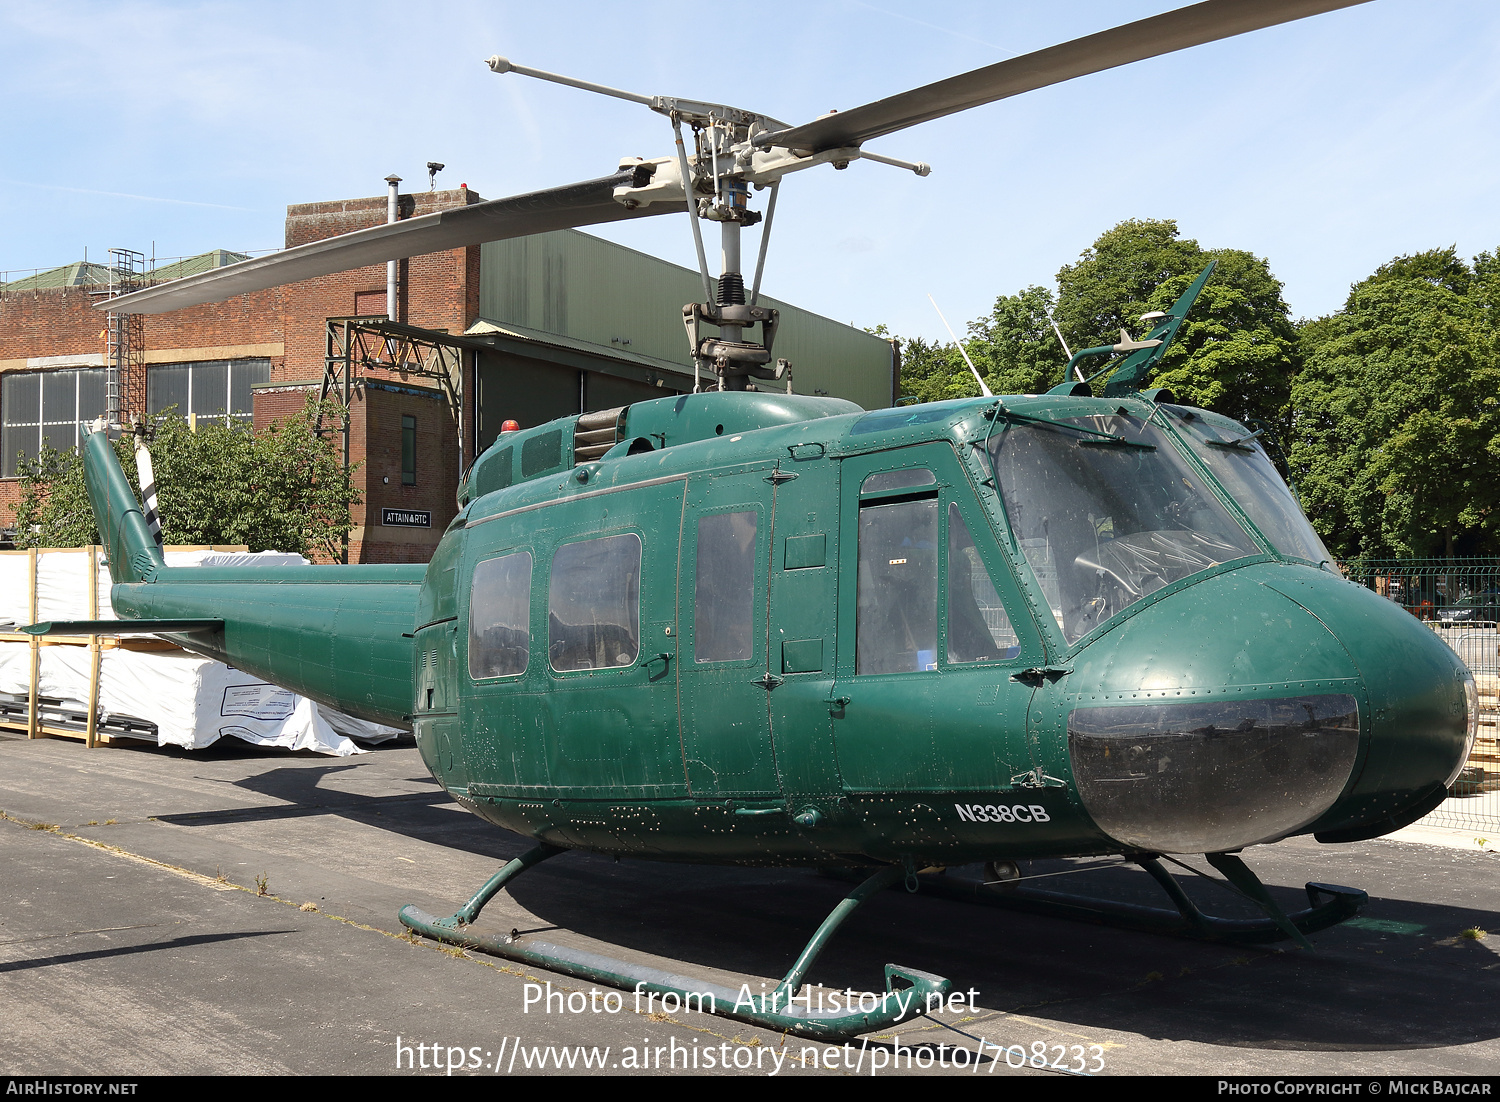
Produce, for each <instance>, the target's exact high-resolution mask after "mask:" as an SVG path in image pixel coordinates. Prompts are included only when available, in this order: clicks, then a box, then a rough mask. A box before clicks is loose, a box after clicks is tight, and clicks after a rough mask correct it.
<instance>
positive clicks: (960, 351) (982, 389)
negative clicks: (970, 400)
mask: <svg viewBox="0 0 1500 1102" xmlns="http://www.w3.org/2000/svg"><path fill="white" fill-rule="evenodd" d="M927 301H928V302H930V303H932V308H933V309H934V310H937V315H938V317H940V318H943V311H942V310H940V309H938V304H937V299H935V298H933V297H932V296H931V295H928V296H927ZM943 328H944V329H946V330H948V336H950V337H952V338H953V343H954V344H956V345H958V354H959V355H960V356H962V357H963V358H964V363H966V364H968V365H969V371H970V372H972V373H973V375H974V381H975V382H976V383H978V384H979V393H980V394H983V395H984V396H985V397H986V398H993V397H994V395H993V394H991V393H990V388H989V387H987V386H985V384H984V379H982V378H981V377H980V375H979V371H978V369H977V368H975V366H974V361H973V360H971V359H969V354H968V353H967V352H965V351H964V346H963V342H962V341H960V340H959V339H958V334H957V333H955V332H954V331H953V326H951V325H949V324H948V319H947V318H943Z"/></svg>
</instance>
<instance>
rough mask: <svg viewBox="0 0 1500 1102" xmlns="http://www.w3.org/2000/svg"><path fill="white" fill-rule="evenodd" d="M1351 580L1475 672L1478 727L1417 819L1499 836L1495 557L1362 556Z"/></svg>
mask: <svg viewBox="0 0 1500 1102" xmlns="http://www.w3.org/2000/svg"><path fill="white" fill-rule="evenodd" d="M1344 573H1345V575H1346V576H1347V577H1348V578H1349V579H1351V580H1352V581H1356V582H1359V583H1360V584H1361V585H1365V586H1368V587H1369V588H1370V589H1373V590H1374V591H1375V592H1376V593H1379V594H1380V595H1381V596H1382V597H1385V598H1387V599H1389V600H1392V601H1395V602H1396V603H1397V604H1399V605H1401V606H1402V607H1404V608H1405V609H1406V610H1407V611H1408V612H1410V613H1411V614H1412V615H1413V616H1416V617H1417V618H1418V619H1421V620H1424V621H1426V623H1427V625H1428V626H1429V627H1431V628H1432V630H1433V631H1434V632H1435V633H1436V634H1437V636H1438V638H1440V639H1442V641H1443V642H1445V643H1447V644H1448V646H1449V647H1451V648H1452V649H1453V651H1454V653H1455V654H1457V655H1458V656H1459V658H1461V659H1462V660H1463V662H1464V664H1465V665H1466V666H1468V667H1469V669H1470V670H1471V671H1472V672H1473V674H1474V682H1475V685H1476V686H1477V687H1478V689H1479V734H1478V736H1477V737H1476V738H1475V740H1474V750H1473V752H1472V753H1471V754H1470V755H1469V760H1468V762H1467V763H1466V764H1465V765H1464V769H1463V772H1461V773H1460V774H1459V775H1458V780H1457V781H1455V782H1454V785H1453V788H1452V789H1451V791H1450V795H1449V797H1448V799H1447V800H1445V801H1444V802H1443V804H1442V805H1441V806H1440V807H1439V808H1438V809H1437V810H1436V811H1434V812H1433V813H1432V814H1430V815H1428V816H1427V817H1426V818H1425V819H1422V820H1421V822H1420V824H1419V825H1422V826H1437V827H1448V828H1453V829H1459V830H1464V831H1473V832H1475V834H1476V835H1479V836H1484V837H1490V838H1500V746H1497V740H1496V733H1497V729H1500V728H1497V721H1500V699H1497V692H1500V630H1497V624H1500V559H1495V558H1484V559H1373V560H1372V559H1366V560H1363V561H1360V562H1353V563H1345V564H1344Z"/></svg>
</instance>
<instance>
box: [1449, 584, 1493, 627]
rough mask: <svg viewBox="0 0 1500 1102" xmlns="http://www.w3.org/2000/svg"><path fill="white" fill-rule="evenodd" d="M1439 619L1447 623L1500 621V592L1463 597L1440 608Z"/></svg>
mask: <svg viewBox="0 0 1500 1102" xmlns="http://www.w3.org/2000/svg"><path fill="white" fill-rule="evenodd" d="M1438 619H1439V620H1441V621H1442V622H1443V623H1445V624H1467V623H1473V622H1475V621H1488V622H1490V623H1497V622H1500V593H1494V592H1491V593H1475V594H1473V595H1472V596H1469V597H1463V598H1461V599H1460V600H1458V601H1456V602H1455V603H1453V604H1451V605H1449V606H1448V607H1447V608H1440V609H1438Z"/></svg>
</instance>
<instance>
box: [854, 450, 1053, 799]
mask: <svg viewBox="0 0 1500 1102" xmlns="http://www.w3.org/2000/svg"><path fill="white" fill-rule="evenodd" d="M843 468H844V469H843V472H842V473H843V478H842V490H843V493H842V506H841V508H842V517H841V521H842V524H841V527H842V530H843V533H844V542H843V546H842V549H841V554H842V559H841V563H842V575H843V577H844V578H845V579H847V582H848V584H846V585H845V586H844V588H843V590H842V592H840V594H839V659H838V680H837V682H836V684H835V687H834V690H833V693H834V701H835V704H836V705H837V707H836V708H835V709H834V711H833V717H834V720H833V730H834V737H835V739H836V741H837V747H838V754H837V760H838V764H839V768H840V770H841V772H842V776H843V780H844V783H845V786H846V788H847V790H848V791H849V792H851V793H867V794H876V793H890V792H962V791H978V792H995V791H997V790H1002V789H1005V788H1008V787H1009V786H1010V784H1011V778H1012V777H1014V776H1017V775H1018V774H1021V773H1024V772H1026V771H1028V770H1029V769H1031V768H1032V766H1033V761H1032V755H1031V752H1030V747H1029V745H1028V742H1027V738H1026V714H1027V709H1028V706H1029V704H1030V701H1031V695H1032V689H1031V686H1030V685H1029V684H1028V683H1027V682H1026V681H1025V680H1024V679H1021V680H1017V679H1016V677H1015V675H1016V674H1017V673H1018V672H1020V671H1021V670H1024V669H1026V668H1027V667H1031V666H1038V665H1041V664H1042V663H1043V661H1044V659H1043V657H1042V648H1041V639H1040V637H1039V635H1038V634H1037V632H1036V630H1035V628H1034V625H1033V624H1032V623H1031V620H1030V618H1029V617H1028V616H1026V615H1025V611H1024V610H1025V605H1024V604H1023V603H1022V602H1021V601H1020V597H1019V590H1018V589H1017V586H1016V582H1015V578H1014V575H1013V574H1012V572H1011V570H1010V569H1009V565H1008V563H1007V562H1006V560H1005V558H1004V556H1003V555H1002V553H1001V551H1000V547H999V545H998V543H997V542H996V539H995V536H994V534H993V529H992V526H991V521H990V520H989V518H987V517H986V515H985V512H984V510H983V508H982V506H981V503H980V501H979V499H978V498H977V496H976V495H975V493H974V490H973V488H972V485H971V483H970V481H969V477H968V475H967V474H966V473H965V471H964V469H963V467H962V466H961V465H960V464H959V463H958V461H957V457H956V456H955V455H954V453H953V449H952V448H951V447H950V446H949V445H948V444H946V443H933V444H922V445H918V446H916V447H910V448H900V449H896V450H893V451H887V452H880V453H876V454H874V455H869V456H859V457H855V458H851V459H847V460H845V461H844V463H843Z"/></svg>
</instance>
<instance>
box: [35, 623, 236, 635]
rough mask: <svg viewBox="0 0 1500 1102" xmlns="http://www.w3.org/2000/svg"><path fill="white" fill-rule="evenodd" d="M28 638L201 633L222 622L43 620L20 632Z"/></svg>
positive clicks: (216, 627) (217, 627)
mask: <svg viewBox="0 0 1500 1102" xmlns="http://www.w3.org/2000/svg"><path fill="white" fill-rule="evenodd" d="M21 630H22V631H24V632H25V633H26V634H27V635H118V634H120V633H122V632H147V633H149V634H152V635H174V634H180V635H186V634H189V633H192V632H200V631H223V630H224V621H223V620H45V621H43V622H42V623H40V624H32V625H31V626H30V627H24V628H22V629H21Z"/></svg>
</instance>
